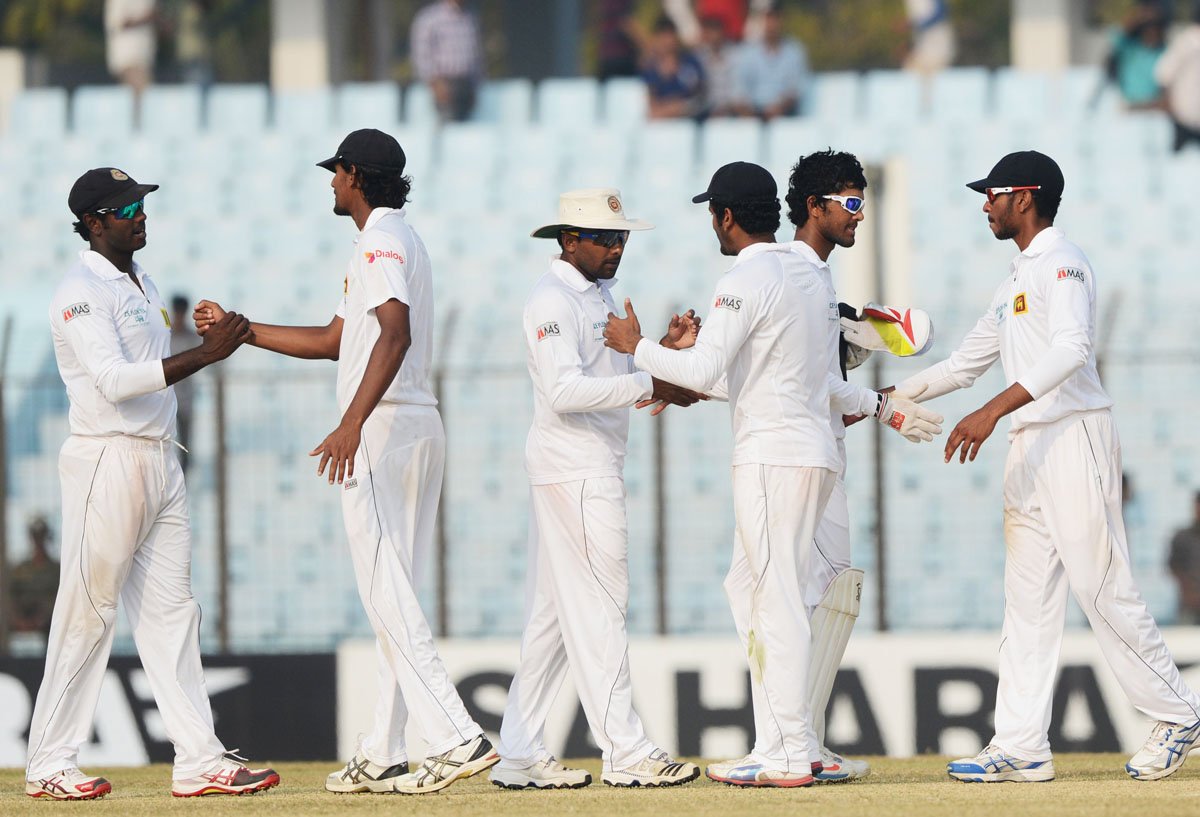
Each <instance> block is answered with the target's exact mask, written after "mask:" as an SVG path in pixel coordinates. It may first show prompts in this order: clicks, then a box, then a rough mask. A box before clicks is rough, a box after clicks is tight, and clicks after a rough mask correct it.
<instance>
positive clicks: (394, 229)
mask: <svg viewBox="0 0 1200 817" xmlns="http://www.w3.org/2000/svg"><path fill="white" fill-rule="evenodd" d="M392 298H395V299H396V300H398V301H400V302H401V303H404V304H407V305H408V326H409V331H410V333H411V335H412V345H411V346H409V348H408V352H407V353H406V354H405V355H404V362H403V363H402V364H400V371H399V372H397V373H396V378H395V379H394V380H393V381H392V383H391V385H390V386H388V388H387V391H385V392H384V394H383V397H382V398H381V399H380V402H382V403H404V404H407V405H417V406H436V405H437V399H436V398H435V397H434V396H433V389H432V388H431V386H430V384H429V371H430V368H431V365H432V358H433V272H432V269H431V266H430V263H429V253H428V252H426V251H425V244H424V243H423V242H422V241H421V238H420V236H418V235H417V234H416V232H415V231H414V230H413V229H412V227H410V226H408V222H407V221H405V220H404V211H403V210H396V209H394V208H391V207H376V208H375V209H374V210H372V211H371V215H369V216H368V217H367V222H366V224H364V225H363V229H362V232H360V233H359V234H358V236H357V237H356V238H355V239H354V257H353V258H351V259H350V266H349V269H347V271H346V278H345V280H344V281H343V282H342V302H341V304H340V305H339V306H338V309H337V315H338V317H340V318H341V319H342V320H343V321H344V323H343V324H342V342H341V346H340V347H339V350H338V379H337V397H338V406H339V407H340V409H341V411H342V412H343V413H345V411H346V409H348V408H349V407H350V403H351V401H352V400H353V399H354V395H355V393H356V392H357V391H358V385H359V384H360V383H361V382H362V379H363V374H365V373H366V371H367V360H368V359H369V358H370V357H371V350H372V349H374V348H375V342H376V341H377V340H379V318H378V317H376V315H375V307H377V306H379V305H380V304H382V303H386V302H387V301H390V300H391V299H392Z"/></svg>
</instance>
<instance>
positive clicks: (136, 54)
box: [104, 0, 159, 110]
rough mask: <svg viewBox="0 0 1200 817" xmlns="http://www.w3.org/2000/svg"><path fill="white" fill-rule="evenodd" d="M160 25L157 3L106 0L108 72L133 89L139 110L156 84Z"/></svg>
mask: <svg viewBox="0 0 1200 817" xmlns="http://www.w3.org/2000/svg"><path fill="white" fill-rule="evenodd" d="M158 23H159V20H158V9H157V8H156V6H155V0H104V34H105V39H106V48H107V52H106V57H107V60H108V70H109V72H110V73H111V74H112V75H113V76H114V77H116V78H117V79H119V80H120V81H121V82H122V83H124V84H125V85H128V86H129V87H130V88H132V89H133V94H134V106H135V110H139V106H140V104H141V96H142V91H144V90H146V88H147V87H148V86H149V85H150V83H151V82H153V81H154V54H155V49H156V48H157V45H158Z"/></svg>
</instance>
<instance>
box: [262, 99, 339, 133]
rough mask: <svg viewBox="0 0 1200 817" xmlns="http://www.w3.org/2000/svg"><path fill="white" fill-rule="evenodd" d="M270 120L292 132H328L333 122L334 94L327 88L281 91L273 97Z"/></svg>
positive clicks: (285, 130)
mask: <svg viewBox="0 0 1200 817" xmlns="http://www.w3.org/2000/svg"><path fill="white" fill-rule="evenodd" d="M271 124H272V126H273V127H274V128H275V130H276V131H280V132H284V133H290V134H310V135H311V134H318V133H319V134H325V133H326V132H327V131H328V130H329V129H330V127H331V126H332V125H333V94H332V93H331V92H330V90H329V89H328V88H319V89H315V88H314V89H309V90H304V91H279V92H278V93H276V94H275V97H274V99H273V111H272V116H271Z"/></svg>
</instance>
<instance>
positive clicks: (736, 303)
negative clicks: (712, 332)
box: [713, 295, 742, 312]
mask: <svg viewBox="0 0 1200 817" xmlns="http://www.w3.org/2000/svg"><path fill="white" fill-rule="evenodd" d="M713 307H714V308H715V309H729V310H732V311H734V312H737V311H739V310H741V308H742V299H741V298H735V297H733V296H732V295H718V296H717V297H716V300H714V301H713Z"/></svg>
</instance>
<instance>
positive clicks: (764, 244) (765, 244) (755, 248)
mask: <svg viewBox="0 0 1200 817" xmlns="http://www.w3.org/2000/svg"><path fill="white" fill-rule="evenodd" d="M788 249H789V246H788V245H787V244H776V243H774V242H772V241H760V242H758V243H757V244H751V245H749V246H748V247H743V248H742V251H741V252H739V253H738V254H737V257H736V258H735V259H734V260H733V266H735V267H736V266H738V265H740V264H745V263H746V262H747V261H749V260H750V259H751V258H755V257H757V256H760V255H762V254H763V253H767V252H787V251H788Z"/></svg>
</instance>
